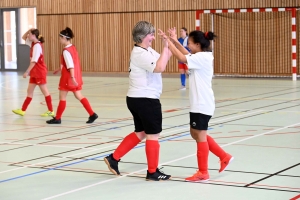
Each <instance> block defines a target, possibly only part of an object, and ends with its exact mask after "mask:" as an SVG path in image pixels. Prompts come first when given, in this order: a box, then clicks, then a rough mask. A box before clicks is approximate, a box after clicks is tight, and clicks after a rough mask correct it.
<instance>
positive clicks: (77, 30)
mask: <svg viewBox="0 0 300 200" xmlns="http://www.w3.org/2000/svg"><path fill="white" fill-rule="evenodd" d="M139 21H148V22H150V23H151V24H153V26H154V27H155V33H154V35H153V37H155V39H153V41H151V42H152V45H151V47H152V48H153V49H154V50H155V51H157V52H158V53H162V52H163V51H164V49H165V46H163V45H167V43H164V42H165V41H167V39H165V38H163V36H161V35H160V32H159V31H158V29H160V30H162V31H164V32H165V33H166V37H171V33H170V36H169V34H168V29H169V28H173V27H176V34H177V38H179V37H180V34H181V33H180V31H181V30H183V27H185V28H186V29H187V35H189V32H192V31H194V30H199V31H202V32H203V34H204V35H206V33H207V32H208V31H211V32H213V33H214V34H215V35H216V36H217V37H216V38H215V39H214V40H213V41H211V43H210V53H211V54H212V55H213V58H214V59H213V77H212V81H211V86H212V90H213V94H214V99H215V101H214V102H215V110H214V114H213V116H212V118H211V119H210V121H209V124H208V128H207V133H208V135H209V136H211V137H212V138H214V140H215V141H216V142H217V143H218V144H219V145H220V147H221V148H222V149H224V151H226V152H228V153H229V154H230V155H232V158H233V157H234V159H231V160H230V161H231V162H230V163H229V164H228V163H227V164H228V166H226V169H225V170H224V171H223V172H222V173H219V168H220V159H219V158H218V157H217V156H215V155H214V154H213V153H212V152H209V154H208V155H209V156H208V173H209V180H207V181H205V182H201V181H186V178H187V177H189V176H191V175H193V174H194V173H196V172H197V173H198V164H199V163H197V158H199V157H198V152H197V145H196V142H195V140H194V139H193V138H192V136H191V131H190V127H191V126H192V125H190V110H191V105H190V98H191V96H192V95H193V90H192V88H191V87H193V86H192V85H191V83H192V82H191V80H190V79H192V78H193V74H191V72H190V70H188V71H186V74H184V75H183V76H185V80H186V85H184V87H182V86H183V85H182V79H181V77H182V75H180V70H179V68H178V60H177V59H176V55H175V54H174V53H172V54H173V56H172V57H171V58H170V59H169V60H168V62H167V64H166V68H165V70H164V72H162V73H161V74H162V85H163V86H162V93H161V95H160V98H159V99H160V103H161V113H162V125H161V128H162V131H161V133H160V136H159V139H158V141H159V145H160V150H159V163H158V167H157V168H158V169H159V170H160V171H161V172H162V173H164V174H169V175H171V178H170V179H169V180H166V181H162V180H161V181H149V180H150V179H147V177H146V174H148V170H149V160H148V157H147V156H148V152H147V148H146V146H147V145H148V144H147V142H146V141H148V139H147V140H142V141H141V142H139V143H138V144H137V145H136V146H134V147H133V148H132V149H131V151H130V152H128V153H127V154H126V155H124V156H123V157H122V158H121V160H120V161H119V162H118V163H119V170H120V173H121V175H119V176H116V175H115V174H113V173H112V170H111V168H110V167H108V165H107V162H106V161H105V160H104V159H105V158H107V157H108V156H109V155H110V154H112V153H114V152H115V150H116V149H117V148H118V147H119V145H120V144H121V142H122V141H125V139H126V137H127V135H128V134H129V133H132V132H134V131H135V129H136V126H135V122H136V121H134V119H133V115H132V111H130V110H129V109H128V103H127V101H128V99H127V98H126V96H128V88H129V87H130V85H131V84H132V82H131V78H130V76H131V75H130V73H132V71H131V69H132V67H131V66H132V65H131V64H130V63H131V62H132V60H131V57H130V56H131V52H132V49H133V48H135V47H136V46H134V45H135V42H134V41H133V36H132V34H133V33H132V32H133V31H132V30H133V29H134V27H135V24H137V22H139ZM66 27H70V28H71V29H72V31H73V32H74V35H75V37H74V38H73V39H72V35H71V36H70V35H68V32H67V31H65V30H67V29H66ZM33 28H34V29H35V28H37V29H38V30H39V34H37V35H36V41H37V40H39V41H41V40H40V39H41V38H44V39H45V42H44V43H43V46H42V49H41V51H42V52H43V53H42V55H43V59H44V62H45V65H46V66H47V69H48V72H47V84H46V85H47V90H48V91H49V93H50V95H51V97H52V107H53V111H52V112H53V113H54V115H53V117H55V116H56V117H57V115H58V112H60V111H59V109H60V107H61V101H62V93H61V90H62V89H61V86H60V85H59V84H60V83H61V79H62V78H61V77H62V74H63V73H64V72H63V71H62V69H61V68H60V67H61V64H62V63H64V62H62V61H61V60H63V59H64V58H66V57H64V56H65V54H64V51H65V50H66V48H67V47H68V46H65V47H64V46H63V45H62V44H63V43H62V40H63V39H65V40H64V41H67V42H70V41H71V42H72V44H73V46H75V47H76V48H77V51H78V56H79V58H80V66H81V71H82V80H83V85H82V95H84V97H86V99H88V102H89V104H90V107H91V108H92V110H93V112H94V114H96V113H97V117H98V118H93V119H92V118H91V116H92V115H91V114H90V117H89V113H87V111H88V112H89V110H91V108H87V106H86V104H87V103H83V102H82V99H81V100H80V101H78V100H77V99H76V98H77V97H76V98H75V97H74V95H73V94H72V91H71V90H70V91H69V94H68V96H67V97H66V99H65V100H64V101H65V103H66V105H65V107H64V108H65V109H64V111H62V112H63V114H62V117H61V123H52V124H51V123H50V124H49V123H48V122H49V120H50V121H51V119H52V114H51V116H50V114H49V116H46V117H45V116H44V117H42V116H41V114H42V113H43V114H45V113H44V112H45V111H46V110H47V108H48V110H49V102H48V100H47V99H46V95H45V94H44V93H42V92H41V90H40V88H42V87H40V88H38V87H39V86H40V85H39V82H36V83H35V84H36V85H37V87H36V88H35V90H34V94H33V97H32V98H30V104H29V103H28V105H27V106H28V108H27V110H26V113H25V111H24V110H21V111H20V110H19V111H18V113H17V115H16V112H14V110H15V109H17V108H18V109H23V107H24V104H25V102H26V101H27V99H28V94H29V93H28V91H29V90H28V88H29V87H30V84H33V83H32V82H31V81H32V79H31V78H32V77H33V76H34V73H33V72H34V71H32V69H34V68H37V65H35V66H33V68H31V71H30V70H29V71H28V69H29V68H28V66H30V65H31V64H30V63H32V62H33V61H32V59H33V58H32V55H33V54H34V51H35V50H34V45H33V46H31V47H29V46H28V45H27V44H26V42H25V41H24V40H23V36H24V33H27V32H26V31H28V29H29V30H33ZM299 28H300V1H298V0H287V1H281V0H272V1H256V0H249V1H246V0H241V1H235V0H226V1H225V0H211V1H200V0H197V1H193V0H181V1H176V0H152V1H146V0H110V1H107V0H76V1H73V0H64V1H62V0H51V1H50V0H2V1H1V2H0V66H1V68H0V102H1V104H0V199H1V200H19V199H20V200H36V199H37V200H38V199H43V200H48V199H61V200H94V199H95V200H98V199H113V200H114V199H125V200H127V199H138V200H151V199H153V200H169V199H170V200H185V199H195V200H196V199H209V200H217V199H231V200H235V199H236V200H248V199H249V200H252V199H258V200H270V199H272V200H297V199H300V82H299V77H300V76H299V74H300V67H299V66H300V62H299V60H300V59H299V58H300V35H299V32H300V31H299ZM31 33H32V32H30V31H29V32H28V36H27V35H26V34H25V37H31V36H30V35H31ZM32 34H33V37H35V36H34V34H35V33H32ZM191 37H192V36H191ZM33 42H34V41H33ZM189 43H190V40H189ZM66 44H67V43H66ZM188 45H190V44H188ZM177 47H178V46H177ZM189 47H190V46H189ZM168 48H169V49H171V47H170V45H169V46H168ZM146 50H147V49H146ZM148 50H149V49H148ZM192 51H193V50H191V52H192ZM170 52H171V50H170ZM161 55H163V53H162V54H161ZM72 56H73V54H72ZM33 57H34V56H33ZM72 58H73V59H74V57H72ZM187 61H189V60H188V59H187ZM38 62H40V60H39V61H37V62H35V63H38ZM157 63H158V61H157ZM73 64H74V65H76V62H75V61H74V63H73ZM138 64H140V63H138ZM157 65H158V64H157ZM62 66H63V65H62ZM65 66H66V69H68V70H66V72H70V76H72V77H71V78H73V75H74V76H76V77H77V75H76V74H73V72H74V70H73V71H72V68H69V64H68V62H67V61H66V62H65ZM191 66H192V64H191V65H189V63H187V67H188V68H189V67H190V68H191ZM62 68H63V67H62ZM59 69H61V72H58V73H55V74H54V72H57V70H59ZM74 69H77V68H75V66H74ZM27 72H28V73H27ZM74 73H75V72H74ZM200 73H201V70H200ZM147 74H148V72H147ZM27 75H28V76H27ZM24 76H25V77H26V78H24ZM77 82H78V83H79V81H78V80H77ZM203 84H204V83H203ZM59 88H60V89H59ZM75 96H76V95H75ZM25 98H26V100H25V101H24V99H25ZM86 101H87V100H86ZM22 105H23V106H22ZM146 109H147V108H145V107H144V108H142V110H146ZM12 111H13V112H12ZM47 112H48V111H47ZM49 112H50V111H49ZM53 119H55V118H53ZM87 120H88V121H90V122H91V123H86V122H87ZM135 132H137V131H135ZM145 149H146V151H145ZM199 171H200V169H199ZM147 176H148V175H147ZM145 177H146V179H145ZM147 180H148V181H147Z"/></svg>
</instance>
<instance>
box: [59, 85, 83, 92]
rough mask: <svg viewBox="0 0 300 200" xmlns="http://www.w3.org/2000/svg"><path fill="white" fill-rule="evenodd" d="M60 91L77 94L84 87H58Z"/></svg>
mask: <svg viewBox="0 0 300 200" xmlns="http://www.w3.org/2000/svg"><path fill="white" fill-rule="evenodd" d="M58 90H62V91H68V92H76V91H80V90H82V86H78V87H77V88H69V87H68V86H65V87H62V86H58Z"/></svg>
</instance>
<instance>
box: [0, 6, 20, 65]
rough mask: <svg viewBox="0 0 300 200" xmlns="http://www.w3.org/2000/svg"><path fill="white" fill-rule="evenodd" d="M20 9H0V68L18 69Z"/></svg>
mask: <svg viewBox="0 0 300 200" xmlns="http://www.w3.org/2000/svg"><path fill="white" fill-rule="evenodd" d="M17 19H18V9H0V30H1V31H0V32H1V33H0V70H1V71H16V70H17V69H18V66H17V56H18V55H17V52H18V51H17V45H18V43H19V38H18V37H17V36H18V28H17V27H18V24H17V21H18V20H17Z"/></svg>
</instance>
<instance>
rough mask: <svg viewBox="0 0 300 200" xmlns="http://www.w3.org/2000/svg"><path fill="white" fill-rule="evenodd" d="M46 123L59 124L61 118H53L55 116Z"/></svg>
mask: <svg viewBox="0 0 300 200" xmlns="http://www.w3.org/2000/svg"><path fill="white" fill-rule="evenodd" d="M46 123H47V124H61V119H55V117H53V119H50V120H48V121H46Z"/></svg>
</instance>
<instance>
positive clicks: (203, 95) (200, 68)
mask: <svg viewBox="0 0 300 200" xmlns="http://www.w3.org/2000/svg"><path fill="white" fill-rule="evenodd" d="M169 33H170V38H168V37H167V36H166V35H165V34H164V33H163V32H162V31H161V32H160V34H161V35H163V36H164V38H165V39H167V40H168V42H169V49H170V50H171V52H172V53H173V55H174V56H175V57H176V58H177V59H178V61H180V62H183V63H187V65H188V69H189V71H190V77H189V85H190V132H191V136H192V138H193V139H194V140H196V142H197V161H198V168H199V169H198V171H197V172H196V173H195V174H194V175H193V176H191V177H188V178H186V179H185V180H186V181H192V182H205V181H208V180H209V173H208V153H209V151H211V152H212V153H214V154H215V155H216V156H218V157H219V158H220V163H221V166H220V170H219V172H222V171H224V170H225V168H226V167H227V166H228V164H229V163H230V161H232V160H233V157H232V156H231V155H230V154H228V153H226V152H225V151H224V150H223V149H222V148H221V147H220V146H219V145H218V144H217V143H216V142H215V141H214V139H213V138H211V137H210V136H209V135H207V129H208V122H209V120H210V118H211V117H212V115H213V114H214V110H215V98H214V93H213V90H212V84H211V81H212V77H213V59H214V57H213V55H212V52H211V51H210V41H211V40H213V39H214V37H215V35H214V33H212V32H205V33H204V32H202V31H192V32H190V34H189V38H188V48H189V49H190V52H191V53H189V52H188V51H187V50H186V48H184V47H183V46H182V45H181V44H180V43H179V42H178V40H177V36H176V29H175V28H172V29H169Z"/></svg>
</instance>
